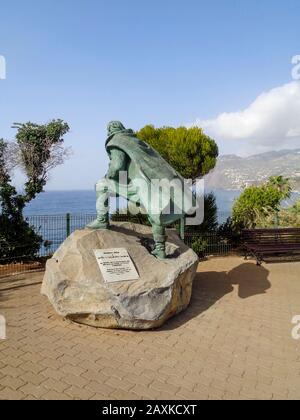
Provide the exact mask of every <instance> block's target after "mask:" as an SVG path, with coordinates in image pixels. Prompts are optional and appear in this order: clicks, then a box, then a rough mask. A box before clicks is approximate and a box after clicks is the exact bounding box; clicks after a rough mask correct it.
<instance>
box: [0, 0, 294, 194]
mask: <svg viewBox="0 0 300 420" xmlns="http://www.w3.org/2000/svg"><path fill="white" fill-rule="evenodd" d="M0 1H1V8H0V56H2V57H4V58H5V62H6V79H5V80H0V137H3V138H5V139H8V140H13V138H14V134H15V131H14V130H13V129H12V128H11V125H12V124H13V123H14V122H25V121H33V122H36V123H43V122H47V121H49V120H51V119H53V118H62V119H64V120H65V121H67V122H68V123H69V125H70V127H71V130H70V132H69V133H68V134H67V135H66V136H65V142H66V145H67V146H72V149H73V154H72V156H71V157H70V159H69V160H68V161H67V162H66V163H65V164H64V165H63V166H61V167H59V168H57V169H55V170H54V171H53V173H52V174H51V178H50V180H49V183H48V185H47V189H52V190H56V189H92V188H93V186H94V184H95V182H96V180H97V179H99V178H101V177H102V176H103V175H104V174H105V173H106V169H107V163H108V159H107V156H106V153H105V149H104V142H105V138H106V125H107V123H108V122H109V121H110V120H115V119H117V120H121V121H122V122H123V123H124V125H125V126H127V127H129V128H132V129H134V130H138V129H140V128H141V127H143V126H144V125H146V124H154V125H155V126H175V127H177V126H180V125H186V126H191V125H199V126H201V127H203V128H204V130H205V132H206V133H207V134H209V135H210V136H212V137H213V138H214V139H215V140H216V141H217V143H218V145H219V148H220V153H221V154H228V153H236V154H240V155H247V154H255V153H260V152H263V151H267V150H272V149H281V148H296V147H300V80H298V81H297V80H293V78H292V69H293V68H294V71H293V75H294V78H295V75H296V76H298V75H299V78H300V67H299V69H298V68H297V67H296V64H297V63H298V59H297V57H296V58H294V64H292V57H295V56H300V44H299V35H300V34H299V32H300V30H299V27H300V26H299V19H300V1H299V0H285V1H283V0H243V1H241V0H210V1H203V0H151V1H141V0H110V1H109V2H108V1H104V0H60V1H59V0H43V1H40V0H26V1H24V0H11V1H10V2H4V1H3V0H0ZM298 58H299V63H300V57H298ZM295 60H296V61H295ZM0 65H1V60H0ZM298 70H299V72H298ZM0 78H1V69H0Z"/></svg>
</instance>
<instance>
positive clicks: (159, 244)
mask: <svg viewBox="0 0 300 420" xmlns="http://www.w3.org/2000/svg"><path fill="white" fill-rule="evenodd" d="M150 222H151V220H150ZM151 224H152V232H153V239H154V242H155V248H154V250H153V251H152V254H153V255H154V256H155V257H156V258H158V259H160V260H164V259H165V258H166V240H167V236H166V228H165V226H163V225H159V224H156V223H152V222H151Z"/></svg>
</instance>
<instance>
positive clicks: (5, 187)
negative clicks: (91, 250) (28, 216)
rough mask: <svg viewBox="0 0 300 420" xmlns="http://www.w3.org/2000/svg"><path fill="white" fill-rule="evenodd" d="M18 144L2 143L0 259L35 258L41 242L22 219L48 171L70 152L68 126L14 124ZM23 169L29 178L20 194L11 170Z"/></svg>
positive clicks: (0, 160) (0, 167)
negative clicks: (66, 141)
mask: <svg viewBox="0 0 300 420" xmlns="http://www.w3.org/2000/svg"><path fill="white" fill-rule="evenodd" d="M14 128H17V134H16V141H15V142H14V143H8V142H5V141H4V140H3V139H0V206H1V212H0V258H2V259H13V258H16V257H19V256H21V255H22V256H28V257H31V256H34V255H35V254H36V252H37V251H38V250H39V247H40V245H41V242H42V238H41V237H40V235H38V234H37V233H36V232H35V231H34V229H33V227H32V226H30V225H29V224H28V223H27V221H26V220H24V218H23V210H24V207H25V205H26V204H27V203H29V202H30V201H31V200H33V199H34V198H35V197H36V196H37V194H39V193H41V192H42V191H43V189H44V186H45V185H46V182H47V179H48V174H49V171H50V170H51V169H52V168H54V167H56V166H57V165H60V164H61V163H63V161H64V159H65V158H66V157H67V150H66V149H65V148H64V147H63V138H62V136H63V135H64V134H66V133H67V132H68V130H69V126H68V125H67V124H66V123H64V122H63V121H62V120H53V121H51V122H50V123H48V124H45V125H37V124H33V123H30V122H28V123H26V124H15V125H14ZM15 167H20V168H21V169H22V170H23V171H24V173H25V176H26V181H25V184H24V189H23V191H24V192H22V193H18V192H17V190H16V188H15V186H14V185H13V184H12V179H11V176H10V171H11V169H13V168H15Z"/></svg>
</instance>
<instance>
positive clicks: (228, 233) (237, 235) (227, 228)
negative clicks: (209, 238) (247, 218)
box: [218, 217, 244, 247]
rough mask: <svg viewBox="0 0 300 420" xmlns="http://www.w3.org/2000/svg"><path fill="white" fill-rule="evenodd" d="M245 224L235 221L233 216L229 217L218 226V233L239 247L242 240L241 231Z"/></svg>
mask: <svg viewBox="0 0 300 420" xmlns="http://www.w3.org/2000/svg"><path fill="white" fill-rule="evenodd" d="M243 228H244V226H243V225H242V224H236V223H233V220H232V218H231V217H229V218H228V219H227V220H226V221H225V222H224V223H222V224H221V225H220V226H219V228H218V235H219V236H220V238H222V239H223V240H226V241H227V243H230V244H231V245H232V246H233V247H237V246H239V245H240V242H241V233H242V229H243Z"/></svg>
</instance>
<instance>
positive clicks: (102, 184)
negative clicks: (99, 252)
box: [87, 178, 110, 229]
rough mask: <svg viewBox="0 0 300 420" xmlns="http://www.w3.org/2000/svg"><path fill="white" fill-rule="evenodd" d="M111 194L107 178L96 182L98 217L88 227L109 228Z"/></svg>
mask: <svg viewBox="0 0 300 420" xmlns="http://www.w3.org/2000/svg"><path fill="white" fill-rule="evenodd" d="M109 196H110V189H109V186H108V182H107V179H106V178H103V179H101V180H100V181H98V182H97V184H96V210H97V218H96V219H95V220H94V221H93V222H92V223H89V224H88V225H87V228H88V229H108V228H109Z"/></svg>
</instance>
